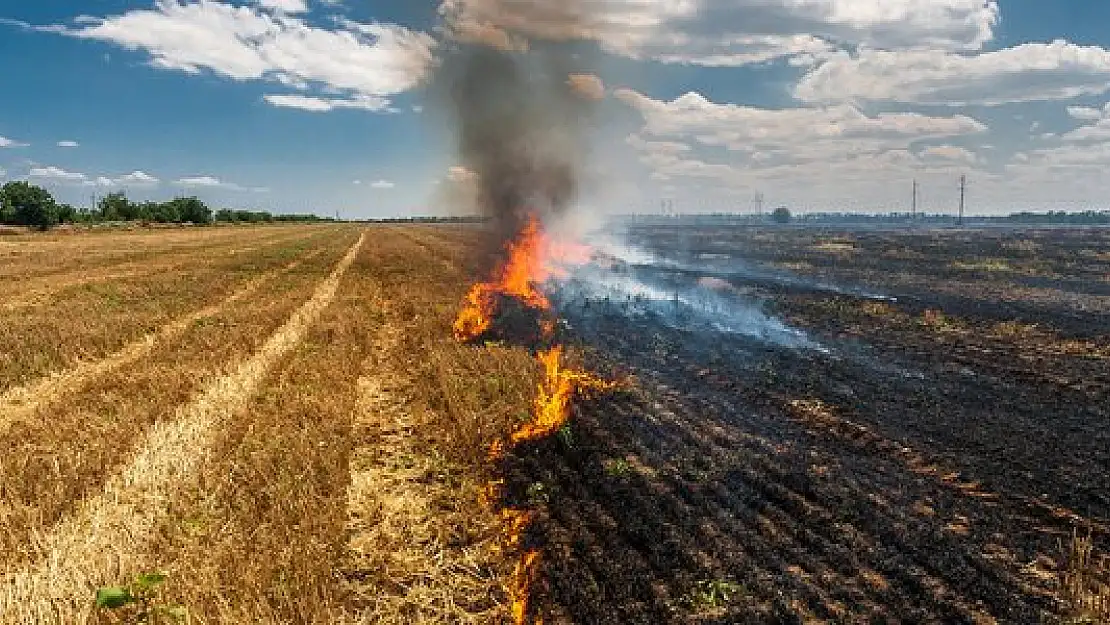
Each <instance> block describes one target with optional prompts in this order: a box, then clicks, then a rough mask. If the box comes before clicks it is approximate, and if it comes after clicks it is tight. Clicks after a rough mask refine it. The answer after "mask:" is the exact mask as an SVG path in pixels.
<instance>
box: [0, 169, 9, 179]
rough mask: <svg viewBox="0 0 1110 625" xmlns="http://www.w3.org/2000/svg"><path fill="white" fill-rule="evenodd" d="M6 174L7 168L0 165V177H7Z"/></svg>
mask: <svg viewBox="0 0 1110 625" xmlns="http://www.w3.org/2000/svg"><path fill="white" fill-rule="evenodd" d="M7 175H8V170H6V169H4V168H3V167H0V178H5V177H7Z"/></svg>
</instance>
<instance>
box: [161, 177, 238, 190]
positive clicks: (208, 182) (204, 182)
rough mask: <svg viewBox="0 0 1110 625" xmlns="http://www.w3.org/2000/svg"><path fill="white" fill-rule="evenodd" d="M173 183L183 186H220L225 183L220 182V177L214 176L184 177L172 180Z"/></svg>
mask: <svg viewBox="0 0 1110 625" xmlns="http://www.w3.org/2000/svg"><path fill="white" fill-rule="evenodd" d="M174 184H178V185H181V186H183V187H222V186H225V185H226V184H227V183H225V182H221V181H220V179H219V178H216V177H215V176H190V177H186V178H179V179H177V180H176V181H175V182H174Z"/></svg>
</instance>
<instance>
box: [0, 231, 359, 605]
mask: <svg viewBox="0 0 1110 625" xmlns="http://www.w3.org/2000/svg"><path fill="white" fill-rule="evenodd" d="M364 236H365V235H363V236H360V238H359V240H358V242H356V243H355V245H353V246H352V247H351V248H350V250H349V251H348V252H347V254H346V255H345V256H344V257H343V258H342V259H341V260H340V262H339V263H338V264H337V266H336V267H335V269H334V270H333V271H332V273H331V274H330V275H329V276H328V277H327V278H326V279H324V280H323V281H322V282H321V283H319V284H318V285H317V286H316V288H315V290H314V292H313V294H312V297H311V298H310V299H309V300H308V301H307V302H305V303H304V304H303V305H302V306H301V307H300V308H299V309H297V311H296V312H295V313H293V315H292V316H291V317H290V318H289V319H288V320H287V321H286V322H285V324H284V325H283V326H282V327H281V328H279V329H278V330H277V331H276V332H274V333H273V334H272V335H270V337H269V338H268V339H267V341H266V343H265V344H264V345H263V346H262V347H261V348H260V349H259V350H258V351H257V352H255V353H254V354H253V355H252V356H251V357H250V358H248V359H247V360H245V361H243V362H240V363H239V364H238V365H236V366H235V367H234V368H233V370H232V371H231V372H229V373H227V374H225V375H222V376H218V377H216V378H214V379H212V380H210V381H208V382H207V383H206V384H205V386H204V388H203V390H202V391H201V392H200V393H199V394H198V395H196V396H195V397H194V398H193V399H192V400H191V401H190V402H188V403H187V404H184V405H182V406H180V407H179V408H178V409H177V411H176V412H175V415H174V418H173V419H171V420H168V421H163V422H160V423H158V424H156V425H155V426H154V427H152V428H151V429H150V430H149V431H148V432H147V433H146V435H145V436H144V437H143V440H142V442H141V444H140V445H139V446H138V447H137V449H136V451H135V452H134V453H133V454H132V456H131V459H130V460H129V461H128V462H127V464H126V465H125V466H124V467H122V469H121V470H120V471H119V472H118V473H116V474H115V475H114V476H112V477H111V478H110V479H109V480H108V481H107V482H106V483H105V484H104V487H103V490H102V492H101V493H99V494H97V495H95V496H92V497H90V498H88V499H86V500H84V501H83V502H81V504H80V505H79V506H78V507H77V508H76V510H74V512H73V513H72V514H71V515H68V516H67V517H66V518H64V519H62V520H61V521H60V522H59V523H57V524H56V525H55V526H54V527H52V528H50V530H49V531H47V532H46V533H44V534H43V535H42V536H41V537H39V538H38V539H37V540H36V541H35V543H34V545H33V546H32V547H31V549H30V551H31V553H32V558H31V561H30V562H28V563H27V564H23V565H20V566H17V567H15V568H14V570H11V571H10V572H9V573H8V574H7V575H5V578H4V581H3V586H4V592H3V594H2V595H0V620H3V621H4V622H19V623H27V622H52V621H55V620H61V621H65V622H75V621H85V620H87V619H88V617H89V615H90V604H89V601H88V597H89V596H90V595H89V593H90V592H91V590H92V588H93V587H95V586H96V585H97V584H99V583H103V582H106V581H108V580H111V579H114V578H116V577H118V576H119V573H120V572H121V571H129V570H131V569H132V568H133V567H134V565H135V564H136V563H135V562H134V561H133V560H134V558H135V556H136V549H135V547H136V546H141V545H143V544H145V543H147V542H148V541H150V540H151V539H152V538H153V535H152V534H153V532H154V531H155V530H156V528H157V526H158V524H159V523H160V522H161V521H162V520H163V519H164V518H165V516H166V514H167V509H166V503H167V500H168V499H170V498H171V497H173V496H174V495H175V494H176V493H180V492H182V491H183V490H184V489H187V488H188V487H189V486H190V485H191V484H192V483H193V481H194V480H195V478H196V472H197V470H198V469H199V468H200V467H201V466H202V465H203V464H204V463H205V462H206V460H208V458H209V454H210V453H211V448H212V445H213V443H214V442H215V440H216V439H217V438H218V436H219V427H220V425H221V424H222V423H226V422H227V420H228V419H231V418H232V417H234V416H235V415H236V414H238V413H240V412H241V411H242V410H243V409H244V408H245V407H246V406H247V405H248V402H249V401H250V398H251V396H252V395H253V394H254V393H255V392H256V391H257V390H258V388H259V387H260V385H261V384H262V382H263V380H264V377H265V376H266V374H267V372H268V371H269V370H270V369H271V368H272V367H273V366H274V365H275V364H276V363H277V362H278V361H279V360H280V359H281V358H283V357H284V356H285V355H287V354H288V353H289V352H290V351H291V350H293V349H294V348H296V346H297V345H298V344H299V343H300V341H301V340H302V339H303V338H304V336H305V334H306V333H307V332H308V330H309V328H310V327H311V325H312V323H313V322H315V320H316V319H317V317H318V316H319V315H320V314H321V312H322V311H323V310H324V309H325V308H326V307H327V306H328V305H329V304H330V303H331V301H332V299H333V298H334V297H335V293H336V290H337V288H338V286H339V281H340V279H341V278H342V276H343V274H344V273H345V272H346V270H347V268H348V267H349V266H350V264H351V263H352V262H353V260H354V257H355V255H356V254H357V252H358V250H359V248H360V247H361V245H362V242H363V239H364Z"/></svg>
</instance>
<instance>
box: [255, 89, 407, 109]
mask: <svg viewBox="0 0 1110 625" xmlns="http://www.w3.org/2000/svg"><path fill="white" fill-rule="evenodd" d="M262 99H264V100H266V101H267V102H269V103H270V104H272V105H274V106H279V107H284V108H295V109H301V110H302V111H312V112H315V113H325V112H328V111H334V110H336V109H358V110H363V111H373V112H375V113H382V112H389V113H395V112H397V109H395V108H393V107H391V106H390V102H389V100H388V99H386V98H382V97H379V96H372V95H359V96H356V97H354V98H350V99H343V98H316V97H312V96H304V95H296V94H269V93H268V94H266V95H264V96H262Z"/></svg>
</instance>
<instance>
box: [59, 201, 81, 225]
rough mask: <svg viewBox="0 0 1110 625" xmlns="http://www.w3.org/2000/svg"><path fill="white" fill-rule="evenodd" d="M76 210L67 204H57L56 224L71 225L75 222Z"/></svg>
mask: <svg viewBox="0 0 1110 625" xmlns="http://www.w3.org/2000/svg"><path fill="white" fill-rule="evenodd" d="M77 218H78V215H77V209H76V208H73V207H72V206H70V205H69V204H58V223H62V224H71V223H74V222H76V221H77Z"/></svg>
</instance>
